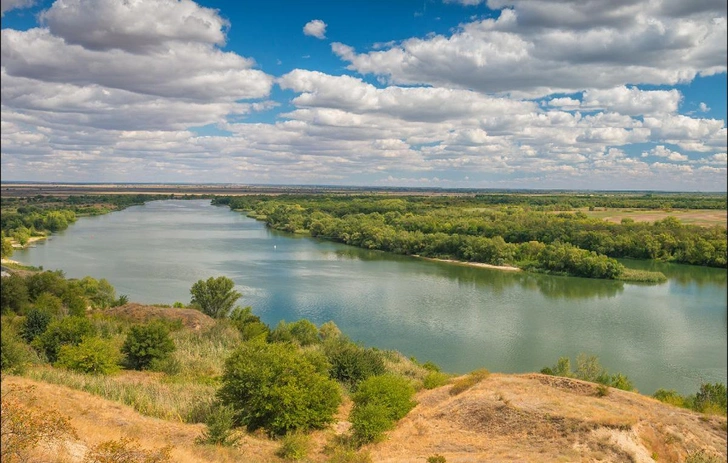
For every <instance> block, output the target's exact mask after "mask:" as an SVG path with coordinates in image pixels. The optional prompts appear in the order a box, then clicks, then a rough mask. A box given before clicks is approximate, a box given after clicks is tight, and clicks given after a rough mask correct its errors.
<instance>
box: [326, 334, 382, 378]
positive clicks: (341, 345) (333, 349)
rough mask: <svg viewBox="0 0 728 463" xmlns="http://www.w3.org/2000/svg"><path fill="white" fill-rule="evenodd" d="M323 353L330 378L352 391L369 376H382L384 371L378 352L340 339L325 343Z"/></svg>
mask: <svg viewBox="0 0 728 463" xmlns="http://www.w3.org/2000/svg"><path fill="white" fill-rule="evenodd" d="M324 353H325V354H326V358H327V359H328V360H329V363H330V364H331V368H330V370H329V375H330V376H331V378H333V379H335V380H337V381H339V382H341V383H343V384H345V385H347V386H348V387H350V388H352V389H355V388H356V387H357V385H358V384H359V383H360V382H361V381H363V380H365V379H367V378H369V377H370V376H378V375H382V374H384V371H385V367H384V360H383V359H382V355H381V353H380V352H378V351H375V350H373V349H365V348H363V347H360V346H358V345H356V344H354V343H352V342H350V341H347V340H345V339H342V338H336V339H333V340H331V341H329V342H327V343H326V344H325V345H324Z"/></svg>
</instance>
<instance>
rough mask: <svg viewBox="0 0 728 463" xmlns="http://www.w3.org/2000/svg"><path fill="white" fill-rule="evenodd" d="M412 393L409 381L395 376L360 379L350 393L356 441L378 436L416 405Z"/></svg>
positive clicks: (412, 389) (370, 440) (352, 422)
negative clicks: (351, 393)
mask: <svg viewBox="0 0 728 463" xmlns="http://www.w3.org/2000/svg"><path fill="white" fill-rule="evenodd" d="M414 394H415V390H414V388H413V387H412V385H411V384H410V383H409V381H407V380H406V379H405V378H402V377H399V376H393V375H382V376H372V377H370V378H368V379H366V380H364V381H362V382H361V383H360V384H359V388H358V390H357V392H356V394H354V396H353V397H352V399H353V401H354V408H353V409H352V412H351V425H352V429H353V430H354V439H355V440H356V441H357V442H359V443H366V442H373V441H375V440H377V439H379V438H380V436H381V435H382V433H383V432H384V431H386V430H388V429H391V428H392V427H393V426H394V423H395V422H396V421H397V420H399V419H401V418H402V417H404V416H405V415H406V414H407V413H408V412H409V411H410V410H412V408H413V407H414V406H415V405H416V403H415V402H414V401H413V400H412V396H414Z"/></svg>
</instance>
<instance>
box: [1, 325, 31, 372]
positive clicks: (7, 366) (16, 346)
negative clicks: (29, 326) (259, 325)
mask: <svg viewBox="0 0 728 463" xmlns="http://www.w3.org/2000/svg"><path fill="white" fill-rule="evenodd" d="M35 361H37V359H36V357H35V356H34V355H33V349H31V348H30V346H28V345H27V344H26V343H24V342H23V340H22V339H21V338H20V336H19V335H18V333H17V332H16V331H15V329H14V328H13V327H12V326H10V324H7V323H3V324H2V332H0V371H3V372H7V373H16V374H21V373H23V372H24V371H25V368H26V367H27V366H28V365H29V364H30V363H33V362H35Z"/></svg>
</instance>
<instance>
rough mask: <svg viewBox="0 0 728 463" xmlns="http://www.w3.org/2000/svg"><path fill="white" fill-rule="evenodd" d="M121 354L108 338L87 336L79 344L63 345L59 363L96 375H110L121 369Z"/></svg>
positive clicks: (71, 368)
mask: <svg viewBox="0 0 728 463" xmlns="http://www.w3.org/2000/svg"><path fill="white" fill-rule="evenodd" d="M120 361H121V354H120V353H119V349H118V348H117V347H116V346H115V345H114V344H112V343H111V342H110V341H108V340H104V339H101V338H97V337H88V338H85V339H84V340H83V341H81V343H80V344H79V345H77V346H73V345H65V346H61V350H60V352H59V353H58V362H56V364H57V365H59V366H62V367H64V368H67V369H69V370H73V371H78V372H81V373H91V374H96V375H109V374H111V373H116V372H117V371H119V362H120Z"/></svg>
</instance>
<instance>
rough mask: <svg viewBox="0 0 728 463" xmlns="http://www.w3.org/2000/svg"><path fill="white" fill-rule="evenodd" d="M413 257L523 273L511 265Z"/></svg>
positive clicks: (420, 257)
mask: <svg viewBox="0 0 728 463" xmlns="http://www.w3.org/2000/svg"><path fill="white" fill-rule="evenodd" d="M412 257H417V258H418V259H425V260H431V261H435V262H447V263H449V264H458V265H465V266H467V267H479V268H492V269H495V270H506V271H509V272H520V271H521V269H520V268H518V267H512V266H510V265H491V264H484V263H481V262H464V261H461V260H454V259H436V258H434V257H422V256H418V255H413V256H412Z"/></svg>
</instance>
